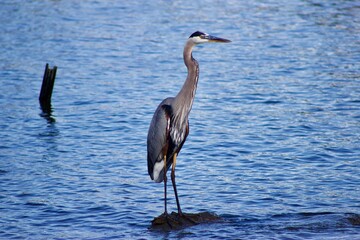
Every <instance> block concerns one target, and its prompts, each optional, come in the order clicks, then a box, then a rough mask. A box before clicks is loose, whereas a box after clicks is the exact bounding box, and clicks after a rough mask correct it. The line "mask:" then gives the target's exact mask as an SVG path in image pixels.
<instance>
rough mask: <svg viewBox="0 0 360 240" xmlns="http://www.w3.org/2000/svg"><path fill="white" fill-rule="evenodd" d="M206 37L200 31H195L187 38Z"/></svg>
mask: <svg viewBox="0 0 360 240" xmlns="http://www.w3.org/2000/svg"><path fill="white" fill-rule="evenodd" d="M204 35H206V33H203V32H200V31H196V32H194V33H193V34H191V35H190V37H189V38H193V37H200V36H204Z"/></svg>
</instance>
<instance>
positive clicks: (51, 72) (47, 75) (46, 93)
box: [39, 63, 57, 112]
mask: <svg viewBox="0 0 360 240" xmlns="http://www.w3.org/2000/svg"><path fill="white" fill-rule="evenodd" d="M56 70H57V67H56V66H54V68H53V69H51V68H49V64H48V63H47V64H46V66H45V72H44V78H43V82H42V86H41V91H40V96H39V101H40V105H41V108H42V109H43V111H44V112H50V111H51V95H52V92H53V88H54V83H55V77H56Z"/></svg>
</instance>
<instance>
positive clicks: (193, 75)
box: [173, 40, 199, 120]
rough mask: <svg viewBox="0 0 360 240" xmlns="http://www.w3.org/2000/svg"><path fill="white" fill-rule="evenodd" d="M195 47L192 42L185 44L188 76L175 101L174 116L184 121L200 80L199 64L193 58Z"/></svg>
mask: <svg viewBox="0 0 360 240" xmlns="http://www.w3.org/2000/svg"><path fill="white" fill-rule="evenodd" d="M194 46H195V44H194V42H193V41H191V40H188V41H187V42H186V44H185V47H184V63H185V65H186V67H187V69H188V74H187V78H186V80H185V82H184V85H183V86H182V88H181V90H180V91H179V93H178V94H177V95H176V97H175V99H174V109H173V110H174V111H175V112H174V114H175V115H178V116H179V114H180V116H183V119H182V120H185V118H186V119H187V117H188V115H189V113H190V110H191V107H192V104H193V101H194V98H195V92H196V88H197V83H198V79H199V64H198V62H197V61H196V60H195V59H194V58H193V57H192V49H193V47H194Z"/></svg>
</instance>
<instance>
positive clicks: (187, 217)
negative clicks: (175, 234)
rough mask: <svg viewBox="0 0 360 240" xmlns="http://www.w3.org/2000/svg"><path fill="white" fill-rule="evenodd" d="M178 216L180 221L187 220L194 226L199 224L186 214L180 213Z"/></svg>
mask: <svg viewBox="0 0 360 240" xmlns="http://www.w3.org/2000/svg"><path fill="white" fill-rule="evenodd" d="M178 215H179V218H180V219H185V220H186V221H188V222H190V223H191V224H194V225H195V224H198V222H196V221H194V220H193V219H191V217H190V216H187V214H186V213H183V212H179V213H178Z"/></svg>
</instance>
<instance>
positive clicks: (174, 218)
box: [150, 212, 221, 231]
mask: <svg viewBox="0 0 360 240" xmlns="http://www.w3.org/2000/svg"><path fill="white" fill-rule="evenodd" d="M220 219H221V218H220V217H219V216H217V215H216V214H212V213H209V212H201V213H183V214H182V215H181V216H180V215H179V214H178V213H175V212H172V213H171V214H168V215H165V214H164V213H163V214H161V215H160V216H158V217H155V218H154V220H152V222H151V227H150V228H151V229H157V230H162V231H171V230H179V229H183V228H186V227H190V226H194V225H197V224H201V223H209V222H213V221H217V220H220Z"/></svg>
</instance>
